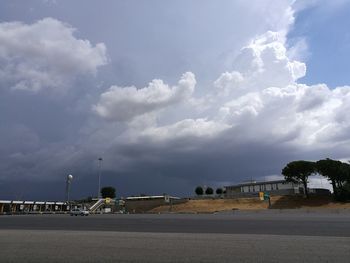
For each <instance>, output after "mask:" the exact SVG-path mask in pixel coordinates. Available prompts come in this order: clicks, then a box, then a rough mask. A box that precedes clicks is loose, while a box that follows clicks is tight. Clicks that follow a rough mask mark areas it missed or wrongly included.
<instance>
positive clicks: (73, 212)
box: [70, 208, 90, 216]
mask: <svg viewBox="0 0 350 263" xmlns="http://www.w3.org/2000/svg"><path fill="white" fill-rule="evenodd" d="M89 214H90V213H89V211H87V210H84V209H81V208H73V209H72V210H71V211H70V215H71V216H79V215H80V216H88V215H89Z"/></svg>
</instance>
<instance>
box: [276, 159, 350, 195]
mask: <svg viewBox="0 0 350 263" xmlns="http://www.w3.org/2000/svg"><path fill="white" fill-rule="evenodd" d="M317 173H318V174H320V175H322V176H324V177H326V178H327V179H328V180H329V181H330V182H331V184H332V187H333V193H334V197H335V199H336V200H339V201H346V200H350V164H348V163H343V162H341V161H337V160H332V159H329V158H327V159H323V160H319V161H317V162H309V161H302V160H301V161H293V162H290V163H288V164H287V165H286V166H285V167H284V168H283V170H282V174H283V175H284V178H285V179H286V180H287V181H289V182H294V183H301V184H303V186H304V189H305V195H306V197H308V196H309V194H308V191H307V183H308V178H309V176H311V175H313V174H317Z"/></svg>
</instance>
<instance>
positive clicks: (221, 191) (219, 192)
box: [216, 188, 224, 195]
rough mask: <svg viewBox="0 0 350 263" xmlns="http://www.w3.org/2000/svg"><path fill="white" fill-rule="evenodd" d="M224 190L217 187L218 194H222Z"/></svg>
mask: <svg viewBox="0 0 350 263" xmlns="http://www.w3.org/2000/svg"><path fill="white" fill-rule="evenodd" d="M223 192H224V191H223V190H222V188H217V189H216V194H217V195H222V194H223Z"/></svg>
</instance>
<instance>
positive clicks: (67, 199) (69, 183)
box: [66, 174, 73, 204]
mask: <svg viewBox="0 0 350 263" xmlns="http://www.w3.org/2000/svg"><path fill="white" fill-rule="evenodd" d="M72 180H73V175H71V174H69V175H67V178H66V201H67V204H69V192H70V185H71V183H72Z"/></svg>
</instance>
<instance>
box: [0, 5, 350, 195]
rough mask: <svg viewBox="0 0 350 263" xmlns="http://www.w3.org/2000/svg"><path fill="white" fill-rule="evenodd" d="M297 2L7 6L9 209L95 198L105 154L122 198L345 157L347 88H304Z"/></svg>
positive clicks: (2, 87)
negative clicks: (17, 201) (291, 51)
mask: <svg viewBox="0 0 350 263" xmlns="http://www.w3.org/2000/svg"><path fill="white" fill-rule="evenodd" d="M291 2H292V1H263V2H262V1H258V0H257V1H253V2H249V3H247V2H246V1H223V2H222V3H220V5H219V4H217V3H215V4H214V3H213V2H212V1H191V2H188V1H176V2H172V3H165V2H164V1H154V2H153V3H152V4H149V2H148V1H147V2H146V1H144V2H142V1H141V2H140V1H106V2H103V4H102V3H101V2H98V1H90V2H86V1H74V2H71V1H32V2H29V1H28V2H27V1H26V2H25V3H22V2H19V1H8V2H5V3H2V5H3V8H0V19H1V22H3V23H0V39H1V40H3V41H0V74H1V76H2V78H1V79H0V95H1V96H0V109H1V111H0V118H1V122H0V135H1V136H0V144H1V148H0V170H1V174H0V192H1V198H38V199H40V198H43V199H46V198H49V199H62V198H63V196H64V195H63V193H64V179H65V177H66V176H67V175H68V174H73V176H74V180H73V185H72V197H73V198H80V197H86V196H90V195H96V193H97V175H98V163H97V159H98V158H99V157H103V170H102V174H103V180H102V185H113V186H115V187H116V188H117V192H118V195H131V194H140V193H146V194H160V193H164V192H166V193H169V194H179V195H190V194H192V193H193V188H194V187H195V186H197V185H199V184H203V185H204V184H205V185H213V186H214V185H215V186H222V185H223V184H226V183H235V182H240V181H243V180H247V179H250V178H255V179H259V178H260V179H263V178H264V177H265V176H269V175H278V174H279V173H280V171H281V168H282V167H283V165H284V164H285V163H286V162H288V161H290V160H293V159H299V158H305V159H313V158H318V157H319V156H321V155H322V154H321V153H325V152H327V151H328V152H329V154H330V155H331V154H332V153H333V155H334V152H336V156H337V157H338V158H344V157H346V151H345V150H344V149H346V146H347V145H348V137H347V136H346V135H345V134H346V132H347V131H348V128H347V127H348V125H347V123H349V120H348V118H347V117H344V116H343V115H344V114H343V113H344V112H345V111H347V110H348V105H349V97H350V96H349V95H348V94H350V93H349V89H348V88H337V89H335V90H330V89H329V88H328V87H327V86H326V85H323V86H321V85H318V86H315V87H310V86H306V85H302V84H298V83H297V80H298V79H299V78H300V77H302V76H304V74H305V64H304V63H302V62H299V61H294V60H292V59H290V58H289V57H288V52H287V51H288V50H287V48H286V39H285V38H286V33H287V32H288V30H289V27H290V26H291V25H292V24H293V18H294V16H293V15H294V14H293V10H292V7H291ZM82 6H84V9H83V11H82V8H81V7H82ZM44 18H46V19H44ZM14 21H20V22H16V23H15V22H14ZM270 30H272V31H275V32H271V31H270ZM189 71H190V72H189ZM185 72H188V73H186V74H185V75H184V76H187V77H183V78H181V76H182V74H184V73H185ZM276 76H278V77H276ZM148 83H149V84H148ZM130 87H132V88H130ZM331 135H332V136H331ZM335 149H336V150H335Z"/></svg>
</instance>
